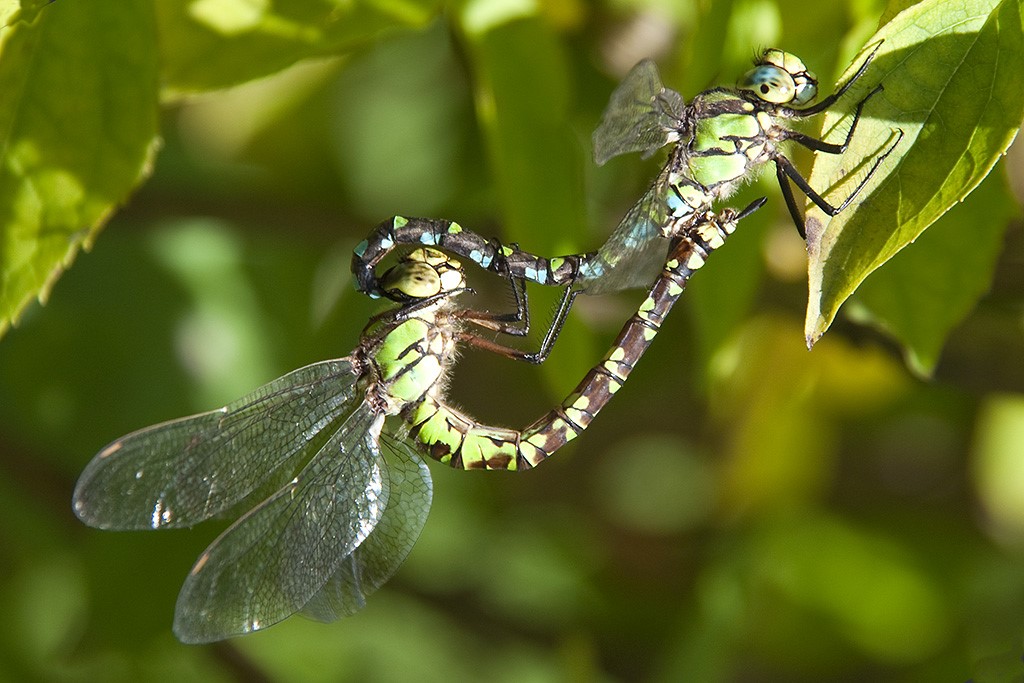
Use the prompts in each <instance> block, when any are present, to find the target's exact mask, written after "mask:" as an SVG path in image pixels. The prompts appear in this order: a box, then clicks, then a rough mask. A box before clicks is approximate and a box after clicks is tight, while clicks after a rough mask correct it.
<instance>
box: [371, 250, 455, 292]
mask: <svg viewBox="0 0 1024 683" xmlns="http://www.w3.org/2000/svg"><path fill="white" fill-rule="evenodd" d="M380 288H381V290H382V291H383V292H384V294H385V296H387V297H388V298H389V299H391V300H392V301H399V302H402V303H405V302H409V301H416V300H419V299H428V298H430V297H432V296H443V295H445V294H452V293H455V292H458V291H460V290H463V289H465V288H466V274H465V272H463V270H462V264H461V263H459V262H458V261H456V260H455V259H453V258H451V257H449V256H448V255H447V254H445V253H444V252H442V251H438V250H437V249H431V248H429V247H421V248H419V249H415V250H413V251H411V252H409V253H408V254H407V255H405V256H403V257H402V259H401V260H399V262H398V263H396V264H395V265H394V266H392V267H391V268H389V269H388V270H387V272H385V273H384V275H383V276H382V277H381V279H380Z"/></svg>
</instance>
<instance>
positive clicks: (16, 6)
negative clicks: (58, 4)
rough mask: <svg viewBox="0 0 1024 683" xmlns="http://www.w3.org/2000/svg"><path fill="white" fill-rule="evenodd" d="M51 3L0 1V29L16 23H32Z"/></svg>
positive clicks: (47, 1) (29, 0) (34, 0)
mask: <svg viewBox="0 0 1024 683" xmlns="http://www.w3.org/2000/svg"><path fill="white" fill-rule="evenodd" d="M51 2H54V0H24V2H22V0H0V28H5V27H7V26H10V25H11V24H13V23H15V22H17V21H32V20H33V19H34V18H35V16H36V14H37V13H38V12H39V10H41V9H42V8H43V7H46V6H47V5H49V4H50V3H51Z"/></svg>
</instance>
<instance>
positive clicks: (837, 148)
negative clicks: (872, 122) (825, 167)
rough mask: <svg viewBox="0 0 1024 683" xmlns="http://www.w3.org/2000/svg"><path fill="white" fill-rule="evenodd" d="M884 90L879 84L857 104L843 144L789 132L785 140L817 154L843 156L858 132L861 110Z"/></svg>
mask: <svg viewBox="0 0 1024 683" xmlns="http://www.w3.org/2000/svg"><path fill="white" fill-rule="evenodd" d="M883 89H884V88H883V87H882V84H881V83H879V84H878V85H877V86H875V89H874V90H872V91H871V92H869V93H868V94H867V95H865V96H864V98H863V99H862V100H861V101H860V102H858V103H857V108H856V109H854V110H853V123H851V124H850V130H848V131H846V139H845V140H843V142H842V143H841V144H836V143H832V142H825V141H824V140H819V139H818V138H815V137H811V136H810V135H804V134H803V133H798V132H797V131H787V132H786V137H785V139H786V140H792V141H793V142H796V143H797V144H800V145H803V146H804V147H806V148H807V149H810V150H813V151H815V152H825V153H826V154H842V153H843V152H845V151H846V148H847V147H849V146H850V140H852V139H853V133H854V131H856V130H857V122H858V121H860V113H861V110H862V109H864V105H865V104H866V103H867V101H868V100H870V99H871V98H872V97H874V96H875V95H877V94H878V93H880V92H882V90H883Z"/></svg>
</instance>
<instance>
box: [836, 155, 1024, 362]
mask: <svg viewBox="0 0 1024 683" xmlns="http://www.w3.org/2000/svg"><path fill="white" fill-rule="evenodd" d="M1015 211H1016V204H1015V202H1014V201H1013V200H1012V199H1011V197H1010V196H1009V194H1008V190H1007V188H1006V181H1005V179H1004V178H1003V174H1002V173H993V174H992V175H990V176H989V177H988V178H987V179H986V180H985V182H983V183H982V184H981V185H980V186H978V189H977V190H975V191H974V192H973V193H971V195H970V196H969V197H968V198H967V199H965V200H964V202H963V203H962V204H957V205H956V206H954V207H953V208H952V209H950V211H949V213H947V214H946V215H945V216H943V217H942V220H940V221H939V222H938V223H936V224H935V225H934V226H933V227H932V228H931V229H930V230H928V231H927V232H926V233H925V234H923V235H921V237H920V239H918V240H917V242H916V243H915V244H914V248H913V249H906V250H904V251H902V252H900V253H899V254H897V255H896V256H895V257H893V259H892V261H891V262H890V263H889V264H888V265H887V266H886V267H885V268H881V269H879V270H877V271H875V272H874V273H872V274H871V276H870V277H868V279H867V280H865V281H864V283H863V284H862V285H861V286H860V288H859V289H858V290H857V293H856V294H855V295H854V298H853V299H852V300H851V303H855V304H856V305H855V306H854V307H853V308H852V309H851V315H853V314H856V316H857V317H858V319H862V320H865V321H868V322H872V323H874V324H876V325H878V326H879V327H882V328H883V329H885V330H887V331H888V332H889V333H890V334H892V335H893V336H894V337H896V338H897V339H898V340H899V341H900V342H901V343H902V344H903V345H904V347H905V348H906V353H907V361H908V363H909V365H910V367H911V368H913V369H914V370H915V371H916V372H917V373H918V374H921V375H929V374H930V373H931V371H932V370H933V369H934V368H935V364H936V363H937V362H938V360H939V353H940V352H941V350H942V345H943V342H945V340H946V335H947V334H948V333H949V331H950V330H951V329H952V328H953V327H954V326H955V325H957V324H958V323H959V322H960V321H961V320H963V318H964V316H966V315H967V313H968V312H970V310H971V309H972V308H974V305H975V303H977V301H978V298H979V297H980V296H981V295H982V294H984V293H985V292H986V291H988V288H989V285H990V283H991V280H992V272H993V270H994V268H995V263H996V259H997V258H998V256H999V252H1000V251H1001V250H1002V246H1003V239H1002V238H1003V233H1004V232H1005V229H1006V225H1007V222H1008V220H1009V218H1010V215H1011V214H1012V213H1014V212H1015ZM964 235H971V241H970V248H969V249H965V248H963V247H964ZM952 256H955V258H952Z"/></svg>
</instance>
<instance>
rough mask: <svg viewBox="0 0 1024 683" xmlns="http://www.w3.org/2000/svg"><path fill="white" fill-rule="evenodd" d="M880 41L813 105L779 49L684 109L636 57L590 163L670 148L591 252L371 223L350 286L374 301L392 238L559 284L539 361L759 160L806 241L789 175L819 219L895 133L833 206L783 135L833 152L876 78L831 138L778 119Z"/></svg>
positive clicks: (418, 224)
mask: <svg viewBox="0 0 1024 683" xmlns="http://www.w3.org/2000/svg"><path fill="white" fill-rule="evenodd" d="M880 45H881V44H879V45H878V46H876V47H875V48H874V49H873V50H872V51H871V52H870V53H869V54H868V56H867V57H866V58H865V60H864V62H863V64H862V65H861V66H860V67H859V68H858V69H857V71H856V72H855V73H854V74H853V76H852V77H851V78H850V79H849V80H848V81H847V82H846V83H844V84H843V85H842V86H840V87H839V88H838V89H837V90H836V91H835V92H834V93H833V94H832V95H829V96H828V97H826V98H824V99H822V100H821V101H820V102H818V103H817V104H811V103H812V102H813V101H814V100H815V99H816V98H817V94H818V80H817V77H816V76H815V75H814V73H813V72H811V71H810V70H808V68H807V67H806V65H805V64H804V63H803V61H801V60H800V59H799V58H798V57H796V56H795V55H793V54H791V53H788V52H784V51H782V50H779V49H775V48H772V49H768V50H765V51H764V52H763V53H762V54H761V55H760V57H759V58H758V59H757V60H755V62H754V67H753V69H751V70H750V71H748V72H747V73H746V74H745V75H744V76H743V77H742V78H740V80H739V81H738V83H737V84H736V87H734V88H727V87H718V88H712V89H710V90H706V91H704V92H702V93H700V94H698V95H697V96H696V97H695V98H694V99H693V101H691V102H690V104H689V105H687V104H685V102H684V100H683V97H682V96H681V95H680V94H679V93H677V92H676V91H674V90H671V89H669V88H666V87H665V86H664V85H663V84H662V82H661V78H660V76H659V75H658V70H657V67H656V66H655V64H654V62H652V61H651V60H643V61H641V62H640V63H639V64H637V65H636V66H635V67H634V68H633V69H632V70H631V71H630V73H629V74H628V75H627V76H626V78H625V79H624V80H623V82H622V83H621V84H620V85H619V86H618V87H617V88H616V90H615V91H614V92H613V93H612V95H611V99H610V101H609V104H608V106H607V108H606V110H605V112H604V114H603V116H602V120H601V122H600V124H599V125H598V127H597V129H596V130H595V131H594V136H593V142H594V160H595V162H596V163H598V164H599V165H600V164H604V163H606V162H607V161H608V160H609V159H611V158H613V157H615V156H618V155H621V154H626V153H629V152H640V153H641V155H642V156H643V157H645V158H646V157H649V156H651V155H652V154H654V153H655V152H656V151H657V150H659V149H660V148H662V147H664V146H666V145H670V144H671V145H673V147H672V150H671V152H670V153H669V156H668V160H667V162H666V163H665V165H664V167H663V168H662V170H661V172H660V173H659V174H658V176H657V178H656V179H655V180H654V182H653V183H652V184H651V186H650V187H649V189H648V190H647V191H646V193H645V194H644V195H643V196H642V197H641V198H640V200H639V201H638V202H637V203H636V204H635V205H634V206H633V207H632V208H631V209H630V210H629V212H628V213H627V214H626V215H625V217H624V218H623V219H622V221H621V222H620V223H619V225H618V227H617V228H616V229H615V230H614V231H613V232H612V234H611V236H610V237H609V238H608V240H607V241H606V242H605V244H604V245H603V246H602V247H601V248H600V249H598V250H597V251H595V252H587V253H581V254H571V255H565V256H558V257H553V258H546V257H543V256H538V255H536V254H532V253H529V252H526V251H523V250H521V249H519V248H518V246H517V245H514V244H513V245H504V244H502V243H501V242H500V241H499V240H496V239H487V238H484V237H481V236H480V235H478V234H476V233H474V232H472V231H469V230H466V229H464V228H463V227H462V226H461V225H459V224H458V223H455V222H452V221H447V220H435V219H423V218H407V217H402V216H395V217H393V218H392V219H389V220H386V221H383V222H382V223H380V224H379V225H378V226H377V227H376V228H375V229H374V230H373V231H372V232H371V233H370V235H369V236H368V237H367V239H366V240H364V241H363V242H361V243H360V244H359V245H358V246H357V247H356V249H355V251H354V254H353V259H352V269H353V273H354V275H355V280H356V286H357V288H359V289H360V291H363V292H365V293H367V294H369V295H370V296H380V295H381V293H380V290H379V287H378V285H377V280H376V275H375V268H376V266H377V264H379V263H380V262H381V260H382V259H383V258H384V257H385V256H386V255H387V254H388V253H389V252H390V251H391V250H392V249H394V248H395V247H396V246H398V245H401V244H426V245H431V246H436V247H440V248H443V249H445V250H446V251H449V252H451V253H453V254H455V255H457V256H460V257H462V258H466V259H469V260H471V261H473V262H474V263H476V264H477V265H479V266H480V267H482V268H484V269H488V270H493V271H495V272H508V273H511V274H512V275H513V276H515V277H518V278H522V279H524V280H528V281H531V282H535V283H538V284H542V285H555V286H564V287H566V290H565V293H564V294H563V298H562V301H561V303H560V305H559V307H558V310H557V312H556V314H555V316H554V319H553V321H552V325H551V327H550V328H549V329H548V331H547V333H546V334H545V336H544V339H543V340H542V342H541V345H540V350H539V351H538V352H536V353H532V354H527V355H526V357H525V359H526V360H529V361H531V362H536V363H539V362H542V361H543V360H544V359H545V358H546V357H547V355H548V354H549V352H550V350H551V348H552V346H553V345H554V341H555V339H556V338H557V336H558V333H559V331H560V330H561V327H562V325H563V324H564V321H565V318H566V316H567V315H568V312H569V309H570V308H571V307H572V304H573V301H574V299H575V297H576V295H577V294H579V293H585V294H603V293H607V292H613V291H621V290H624V289H631V288H634V287H644V286H647V285H648V284H649V283H650V282H651V279H652V278H653V277H654V275H655V274H656V272H657V270H658V268H660V267H661V265H662V264H664V262H665V258H666V255H667V253H668V250H669V248H670V245H671V243H672V242H671V239H672V238H673V237H674V236H675V233H674V232H673V231H679V230H684V229H685V228H686V227H687V226H689V225H690V224H691V223H692V222H693V221H698V220H702V217H703V216H705V215H706V213H707V212H708V211H710V210H711V208H712V205H713V204H714V203H715V202H717V201H719V200H725V199H727V198H728V197H730V196H731V195H732V194H733V193H734V192H735V190H736V189H737V187H738V186H739V185H740V184H742V183H743V182H744V181H746V180H749V179H750V178H752V177H753V176H754V175H756V174H757V173H758V172H759V171H760V169H761V168H762V167H763V166H764V164H766V163H768V162H772V163H773V164H774V166H775V170H776V176H777V178H778V182H779V185H780V187H781V189H782V194H783V198H784V199H785V202H786V205H787V208H788V209H789V212H790V214H791V216H792V218H793V221H794V223H795V224H796V226H797V229H798V231H799V232H800V235H801V236H802V237H806V232H805V229H804V219H803V216H802V214H801V211H800V207H799V206H798V204H797V201H796V197H795V195H794V192H793V188H792V185H791V182H792V183H793V184H795V185H796V186H797V187H798V188H799V189H800V190H801V191H802V192H803V193H804V194H806V195H807V197H808V198H809V199H810V200H811V201H812V202H813V203H814V204H816V205H817V206H818V207H819V208H821V209H822V210H823V211H824V212H825V213H827V214H829V215H832V216H834V215H836V214H838V213H839V212H841V211H843V210H844V209H846V208H847V207H848V206H849V205H850V204H851V202H853V201H854V199H855V198H856V197H857V196H858V195H859V194H860V193H861V191H862V190H863V189H864V187H865V186H866V185H867V183H868V182H869V181H870V179H871V178H872V177H873V176H874V174H875V173H876V172H877V171H878V169H879V167H880V166H881V164H882V162H884V161H885V159H886V158H887V157H888V156H889V155H890V154H891V153H892V152H893V150H894V149H895V148H896V146H897V145H898V144H899V141H900V139H901V138H902V135H903V133H902V131H901V130H897V131H896V135H895V140H894V141H893V142H892V143H891V144H890V145H889V146H888V147H887V148H886V149H885V150H884V151H883V152H881V153H880V154H879V155H878V156H877V157H875V159H874V161H873V163H872V165H871V167H870V168H869V169H868V170H867V172H866V173H865V174H864V176H863V177H862V179H861V180H860V182H859V183H858V184H857V185H856V187H854V189H853V191H852V192H851V193H850V194H849V195H848V196H847V197H846V198H845V199H844V200H843V201H842V202H840V203H838V204H835V205H833V204H830V203H829V202H828V201H827V200H825V198H824V197H822V196H821V194H819V193H818V192H817V191H815V190H814V189H813V188H812V187H811V186H810V184H809V183H808V182H807V181H806V179H804V177H803V176H802V175H801V174H800V172H799V171H798V170H797V169H796V167H795V166H794V165H793V163H792V161H790V159H789V158H788V157H787V156H786V155H785V153H784V152H783V150H782V149H781V147H780V145H781V143H784V142H787V141H792V142H794V143H796V144H799V145H802V146H804V147H807V148H808V149H811V150H814V151H817V152H823V153H826V154H843V153H844V152H845V151H846V150H847V148H848V146H849V144H850V141H851V140H852V139H853V135H854V133H855V131H856V129H857V123H858V122H859V121H860V118H861V114H862V110H863V109H864V106H865V105H866V104H867V102H868V101H869V100H870V99H871V98H872V97H874V96H875V95H876V94H878V93H879V92H881V91H882V85H881V84H879V85H877V86H876V87H875V88H874V89H872V90H871V91H870V92H869V93H868V94H867V95H865V96H864V97H863V98H862V99H861V100H860V101H859V102H858V103H857V105H856V107H855V109H854V113H853V118H852V121H851V123H850V128H849V130H848V131H847V134H846V137H845V139H844V140H843V141H842V142H841V143H830V142H825V141H823V140H819V139H817V138H814V137H812V136H810V135H806V134H804V133H801V132H799V131H796V130H793V129H791V128H789V127H788V126H787V125H786V124H787V122H788V121H790V120H797V119H804V118H807V117H811V116H814V115H816V114H820V113H822V112H824V111H825V110H827V109H828V108H829V107H831V106H832V105H833V104H835V103H836V101H838V100H839V98H841V97H842V96H843V95H844V94H846V92H847V91H848V90H849V89H850V87H851V86H853V84H854V83H856V82H857V81H858V80H859V79H860V78H861V77H862V76H863V75H864V74H865V73H866V71H867V69H868V66H869V65H870V64H871V62H872V60H873V59H874V56H875V53H876V52H877V50H878V48H879V47H880Z"/></svg>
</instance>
